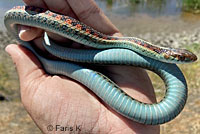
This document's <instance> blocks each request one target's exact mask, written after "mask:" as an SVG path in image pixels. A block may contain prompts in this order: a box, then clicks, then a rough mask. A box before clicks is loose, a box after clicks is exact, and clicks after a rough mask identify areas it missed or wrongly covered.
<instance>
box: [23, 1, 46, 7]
mask: <svg viewBox="0 0 200 134" xmlns="http://www.w3.org/2000/svg"><path fill="white" fill-rule="evenodd" d="M23 1H24V3H25V4H27V5H29V6H37V7H42V8H47V6H46V4H45V2H44V1H43V0H23Z"/></svg>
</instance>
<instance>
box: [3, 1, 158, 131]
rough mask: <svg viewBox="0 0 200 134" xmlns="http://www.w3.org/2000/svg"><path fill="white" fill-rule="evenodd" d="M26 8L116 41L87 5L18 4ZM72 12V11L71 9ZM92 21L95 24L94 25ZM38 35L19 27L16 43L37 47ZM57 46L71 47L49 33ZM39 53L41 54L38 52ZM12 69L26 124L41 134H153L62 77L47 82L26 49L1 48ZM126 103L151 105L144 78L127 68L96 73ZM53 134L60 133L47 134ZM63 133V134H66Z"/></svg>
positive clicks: (150, 91) (113, 29)
mask: <svg viewBox="0 0 200 134" xmlns="http://www.w3.org/2000/svg"><path fill="white" fill-rule="evenodd" d="M24 2H25V3H26V4H27V5H32V6H33V5H34V6H38V7H43V8H47V9H50V10H53V11H56V12H60V13H62V14H65V15H68V16H71V17H74V18H76V19H78V20H80V21H82V22H84V23H85V24H87V25H89V26H91V27H93V28H94V29H96V30H98V31H100V32H103V33H105V34H109V35H115V36H121V34H120V33H119V31H118V29H117V28H116V27H115V26H113V24H112V23H111V22H110V21H109V20H108V19H107V17H106V16H105V15H104V14H103V12H102V11H101V10H100V9H99V8H98V7H97V5H96V4H95V3H94V1H93V0H56V1H55V2H54V1H51V0H24ZM77 7H78V8H77ZM97 20H98V21H97ZM42 33H43V31H42V30H40V29H36V28H28V27H21V31H20V37H21V39H23V40H26V41H29V40H33V39H34V42H35V44H36V45H37V46H39V47H40V43H41V42H40V41H41V38H40V37H41V36H42ZM49 35H50V36H51V38H53V39H54V40H57V41H60V42H68V43H69V44H70V43H72V44H73V45H72V46H74V47H79V46H80V45H79V44H77V43H73V42H71V41H68V40H66V39H63V38H62V37H58V36H56V35H54V34H52V33H49ZM41 49H42V48H41ZM6 51H7V52H8V53H9V54H10V55H11V57H12V60H13V62H14V63H15V65H16V67H17V71H18V74H19V78H20V87H21V100H22V103H23V105H24V107H25V109H26V110H27V112H28V113H29V114H30V116H31V118H32V119H33V120H34V122H35V123H36V124H37V126H38V127H39V128H40V129H41V131H42V132H43V133H49V132H48V131H47V126H48V125H53V126H56V125H61V126H75V125H77V126H79V125H80V126H81V131H80V132H79V131H77V132H76V133H101V134H111V133H112V134H121V133H129V134H131V133H132V134H135V133H137V134H158V133H159V132H160V130H159V129H160V128H159V126H150V125H142V124H139V123H136V122H134V121H131V120H129V119H127V118H125V117H122V116H121V115H120V114H118V113H116V112H115V111H113V110H112V109H111V108H110V107H108V106H107V105H106V104H104V102H102V101H101V100H100V99H99V98H98V97H96V96H95V95H94V94H93V93H92V92H91V91H90V90H89V89H87V88H86V87H84V86H83V85H81V84H79V83H77V82H75V81H73V80H71V79H68V78H66V77H64V76H50V75H48V74H46V73H45V72H44V70H43V69H42V67H41V64H40V62H39V61H38V60H37V59H36V57H35V56H34V55H33V54H32V53H31V52H30V51H28V50H27V49H25V48H23V47H22V46H19V45H15V44H11V45H8V46H7V47H6ZM100 69H103V70H104V71H106V75H107V76H108V77H110V78H111V79H112V80H114V81H115V82H116V83H117V84H118V85H119V86H120V87H121V88H122V89H123V90H124V91H125V92H127V93H128V94H129V95H131V96H132V97H134V98H136V99H138V100H140V101H143V102H147V103H155V102H156V99H155V93H154V90H153V87H152V84H151V81H150V79H149V77H148V75H147V73H146V72H145V71H144V70H142V69H139V68H135V67H127V66H123V67H122V66H114V67H113V66H109V67H102V68H100ZM53 133H63V132H62V131H55V130H54V131H53ZM65 133H69V131H66V132H65Z"/></svg>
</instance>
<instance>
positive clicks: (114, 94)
mask: <svg viewBox="0 0 200 134" xmlns="http://www.w3.org/2000/svg"><path fill="white" fill-rule="evenodd" d="M4 22H5V26H6V28H7V29H8V31H10V32H11V33H12V34H13V35H14V36H15V38H16V39H17V40H18V41H19V42H20V43H21V45H23V46H25V47H26V48H28V49H29V50H31V51H32V52H33V53H34V54H35V55H36V56H37V58H38V59H39V60H40V62H41V63H42V65H43V67H44V69H45V71H46V72H47V73H49V74H58V75H65V76H68V77H70V78H72V79H75V80H77V81H78V82H80V83H82V84H83V85H85V86H86V87H88V88H89V89H91V90H92V91H93V92H94V93H95V94H96V95H97V96H99V97H100V98H101V99H102V100H103V101H104V102H106V103H107V104H108V105H109V106H110V107H112V108H113V109H114V110H116V111H117V112H119V113H120V114H122V115H124V116H125V117H127V118H129V119H132V120H134V121H137V122H139V123H143V124H151V125H156V124H162V123H165V122H168V121H170V120H172V119H174V118H175V117H176V116H177V115H178V114H179V113H180V112H181V111H182V109H183V108H184V105H185V103H186V99H187V84H186V80H185V78H184V76H183V74H182V72H181V71H180V69H179V68H178V67H177V66H176V64H174V63H187V62H193V61H195V60H196V59H197V57H196V56H195V55H194V54H193V53H191V52H189V51H187V50H184V49H172V48H164V47H157V46H155V45H153V44H151V43H149V42H147V41H144V40H141V39H138V38H135V37H114V36H108V35H105V34H102V33H100V32H98V31H96V30H94V29H92V28H91V27H89V26H87V25H85V24H83V23H81V22H79V21H77V20H75V19H73V18H71V17H69V16H64V15H59V14H57V13H54V12H51V11H49V10H45V9H42V8H38V7H33V6H16V7H14V8H13V9H11V10H9V11H7V13H6V14H5V17H4ZM18 24H21V25H27V26H32V27H38V28H42V29H44V30H46V31H50V32H53V33H56V34H59V35H61V36H63V37H66V38H69V39H71V40H73V41H76V42H78V43H81V44H84V45H87V46H90V47H93V48H95V49H88V50H79V49H73V48H67V47H63V46H60V45H57V44H55V43H54V42H53V41H51V40H49V38H48V36H47V34H46V33H45V35H44V43H43V45H44V47H45V48H46V50H47V51H48V52H49V53H51V54H52V55H54V56H56V57H58V58H59V59H61V60H50V59H48V58H45V57H43V56H41V55H40V54H39V53H38V52H37V51H36V50H35V49H34V48H33V47H32V46H31V45H30V42H25V41H22V40H21V39H20V38H19V36H18ZM79 62H81V63H92V64H101V65H105V64H107V65H109V64H115V65H118V64H119V65H131V66H136V67H141V68H145V69H148V70H151V71H153V72H155V73H156V74H158V75H159V76H160V77H161V78H162V79H163V81H164V82H165V85H166V94H165V97H164V98H163V99H162V100H161V101H160V102H159V103H156V104H147V103H143V102H140V101H138V100H136V99H134V98H132V97H130V96H129V95H128V94H126V93H125V92H124V91H123V90H121V89H120V87H119V86H117V85H116V84H115V83H114V82H113V81H112V80H110V79H109V78H107V77H106V76H105V75H103V74H101V73H99V72H97V71H94V70H92V69H89V68H87V67H84V65H83V64H81V65H80V64H78V63H79ZM85 78H87V79H85Z"/></svg>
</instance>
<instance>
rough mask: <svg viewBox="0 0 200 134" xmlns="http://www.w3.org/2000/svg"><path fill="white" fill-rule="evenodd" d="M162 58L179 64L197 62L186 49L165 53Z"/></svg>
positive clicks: (195, 57)
mask: <svg viewBox="0 0 200 134" xmlns="http://www.w3.org/2000/svg"><path fill="white" fill-rule="evenodd" d="M164 57H165V58H166V59H168V58H171V59H172V60H174V61H176V62H179V63H189V62H194V61H196V60H197V56H196V55H195V54H193V53H192V52H190V51H188V50H186V49H171V50H170V51H166V52H165V54H164Z"/></svg>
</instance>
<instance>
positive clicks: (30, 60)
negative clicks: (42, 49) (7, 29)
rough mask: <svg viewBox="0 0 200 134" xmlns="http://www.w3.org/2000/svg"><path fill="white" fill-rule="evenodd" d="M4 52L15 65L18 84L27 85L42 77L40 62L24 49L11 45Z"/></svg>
mask: <svg viewBox="0 0 200 134" xmlns="http://www.w3.org/2000/svg"><path fill="white" fill-rule="evenodd" d="M6 52H8V54H9V55H10V56H11V58H12V60H13V62H14V63H15V65H16V68H17V71H18V74H19V79H20V83H22V84H23V83H28V82H27V81H32V80H34V79H36V78H39V77H41V76H43V75H44V72H43V70H42V69H41V68H42V66H41V64H40V62H39V61H38V60H37V59H36V57H35V56H34V55H33V54H32V53H31V52H30V51H28V50H27V49H25V48H24V47H22V46H19V45H15V44H11V45H8V46H7V47H6Z"/></svg>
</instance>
